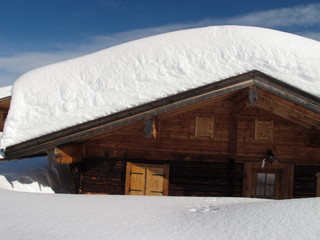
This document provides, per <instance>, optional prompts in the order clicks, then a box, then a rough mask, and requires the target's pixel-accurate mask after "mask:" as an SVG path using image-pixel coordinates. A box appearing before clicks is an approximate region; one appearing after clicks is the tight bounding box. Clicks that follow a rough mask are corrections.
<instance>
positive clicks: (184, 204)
mask: <svg viewBox="0 0 320 240" xmlns="http://www.w3.org/2000/svg"><path fill="white" fill-rule="evenodd" d="M0 196H1V204H0V216H1V217H0V234H1V239H10V240H12V239H24V240H27V239H30V240H31V239H32V240H43V239H50V240H55V239H59V240H69V239H70V240H74V239H77V240H81V239H83V240H88V239H95V240H99V239H103V240H105V239H119V240H120V239H121V240H125V239H128V240H129V239H130V240H135V239H137V240H143V239H146V240H150V239H159V240H160V239H161V240H162V239H166V240H170V239H175V240H177V239H181V240H188V239H192V240H207V239H215V240H218V239H219V240H224V239H225V240H231V239H236V240H257V239H259V240H263V239H268V240H269V239H279V240H303V239H306V240H317V239H319V236H320V227H319V222H320V200H319V199H316V198H314V199H301V200H283V201H267V200H257V199H243V198H214V197H206V198H197V197H144V196H110V195H109V196H107V195H66V194H54V195H53V194H35V193H21V192H13V191H7V190H1V189H0Z"/></svg>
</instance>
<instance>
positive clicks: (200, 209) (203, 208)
mask: <svg viewBox="0 0 320 240" xmlns="http://www.w3.org/2000/svg"><path fill="white" fill-rule="evenodd" d="M218 210H219V207H216V206H208V205H204V206H199V207H192V208H190V209H189V211H190V212H195V213H208V212H215V211H218Z"/></svg>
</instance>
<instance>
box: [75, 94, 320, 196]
mask: <svg viewBox="0 0 320 240" xmlns="http://www.w3.org/2000/svg"><path fill="white" fill-rule="evenodd" d="M235 99H237V98H236V97H235V96H230V97H228V98H225V99H221V100H219V101H215V102H208V103H206V104H202V105H198V106H194V107H192V108H188V109H182V110H179V111H175V112H171V113H166V114H162V115H159V116H156V118H155V130H156V138H155V139H152V138H151V139H146V138H145V129H144V122H143V121H140V122H137V123H135V124H131V125H128V126H125V127H121V128H118V129H114V130H112V131H111V132H108V133H105V134H104V135H100V136H99V137H96V138H94V139H90V140H88V141H87V142H85V143H84V159H85V161H83V162H82V163H80V164H78V167H79V169H80V172H81V177H80V178H79V179H81V180H78V181H80V184H78V185H80V189H81V192H83V193H90V192H92V193H107V194H124V189H125V186H124V184H125V165H126V162H128V161H130V162H137V163H149V164H152V163H153V164H169V165H170V180H169V195H171V196H181V195H183V196H242V189H243V175H244V173H243V164H244V163H245V162H248V161H250V162H261V160H262V158H264V157H265V156H266V152H267V150H272V151H273V153H274V154H275V155H276V158H277V160H278V161H279V162H281V163H288V164H294V166H295V168H294V169H295V170H294V178H295V179H294V188H293V195H294V197H300V196H314V195H315V192H314V191H315V186H314V182H313V183H312V184H311V183H310V182H311V180H310V179H311V178H314V171H311V170H310V171H305V170H303V171H302V169H304V167H305V168H308V166H320V147H319V146H318V145H317V144H318V140H315V139H317V138H318V137H319V131H311V133H310V130H309V129H307V128H305V127H302V126H300V125H298V124H296V123H293V122H292V121H288V120H286V119H284V118H282V117H279V116H277V115H275V114H273V113H270V112H268V111H266V110H263V109H260V108H256V107H244V108H243V109H242V108H237V113H236V114H235ZM239 109H240V110H239ZM197 117H203V118H208V119H209V118H212V119H213V120H212V122H213V124H214V127H213V134H212V135H208V136H205V137H203V136H200V137H199V136H198V137H197V136H196V135H195V130H196V119H197ZM257 119H258V120H259V121H271V122H272V139H271V140H263V139H262V140H261V139H257V137H256V132H255V127H256V120H257ZM310 169H312V167H311V168H310ZM308 179H309V180H308ZM312 181H313V180H312ZM304 183H306V184H309V185H308V186H310V188H307V189H309V190H301V186H303V184H304ZM311 185H312V186H311ZM312 189H313V190H312Z"/></svg>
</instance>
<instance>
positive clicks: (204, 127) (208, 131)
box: [195, 116, 214, 138]
mask: <svg viewBox="0 0 320 240" xmlns="http://www.w3.org/2000/svg"><path fill="white" fill-rule="evenodd" d="M213 133H214V118H213V117H199V116H197V117H196V128H195V136H196V137H210V138H213Z"/></svg>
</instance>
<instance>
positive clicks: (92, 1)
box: [0, 0, 320, 87]
mask: <svg viewBox="0 0 320 240" xmlns="http://www.w3.org/2000/svg"><path fill="white" fill-rule="evenodd" d="M227 24H233V25H249V26H260V27H267V28H272V29H277V30H281V31H286V32H291V33H294V34H299V35H302V36H305V37H310V38H313V39H315V40H320V3H319V0H317V1H308V0H285V1H284V0H268V1H257V0H255V1H251V0H248V1H246V0H242V1H239V0H238V1H236V0H232V1H228V0H215V1H209V0H197V1H195V0H193V1H188V0H171V1H167V0H162V1H152V0H149V1H146V0H136V1H134V0H131V1H129V0H127V1H125V0H123V1H122V0H54V1H52V0H0V87H3V86H7V85H10V84H12V83H13V82H14V81H15V79H16V78H18V77H19V76H20V75H22V74H23V73H25V72H27V71H30V70H32V69H34V68H37V67H40V66H43V65H47V64H50V63H54V62H58V61H62V60H66V59H70V58H74V57H78V56H82V55H85V54H88V53H91V52H95V51H98V50H101V49H104V48H107V47H110V46H113V45H116V44H119V43H123V42H126V41H130V40H134V39H138V38H142V37H146V36H150V35H155V34H159V33H164V32H169V31H175V30H180V29H187V28H195V27H203V26H209V25H227Z"/></svg>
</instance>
